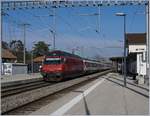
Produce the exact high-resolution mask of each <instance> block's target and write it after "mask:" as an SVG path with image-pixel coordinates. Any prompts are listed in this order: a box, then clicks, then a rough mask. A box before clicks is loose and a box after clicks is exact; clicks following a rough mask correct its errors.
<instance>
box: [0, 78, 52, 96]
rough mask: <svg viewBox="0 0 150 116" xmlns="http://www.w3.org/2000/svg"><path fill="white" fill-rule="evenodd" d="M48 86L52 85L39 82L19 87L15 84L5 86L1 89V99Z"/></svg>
mask: <svg viewBox="0 0 150 116" xmlns="http://www.w3.org/2000/svg"><path fill="white" fill-rule="evenodd" d="M50 85H52V83H49V82H45V81H43V80H39V81H35V82H30V83H23V84H19V85H18V84H17V85H11V86H5V87H2V88H1V97H2V98H3V97H7V96H11V95H15V94H19V93H22V92H25V91H29V90H33V89H38V88H40V87H45V86H50Z"/></svg>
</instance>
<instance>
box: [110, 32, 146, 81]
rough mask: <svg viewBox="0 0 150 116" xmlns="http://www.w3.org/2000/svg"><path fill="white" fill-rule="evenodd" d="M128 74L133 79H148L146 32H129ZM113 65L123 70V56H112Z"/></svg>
mask: <svg viewBox="0 0 150 116" xmlns="http://www.w3.org/2000/svg"><path fill="white" fill-rule="evenodd" d="M126 40H127V42H126V43H127V44H126V47H127V49H128V50H127V51H128V53H127V54H128V55H127V74H128V75H132V76H133V77H134V78H133V79H139V78H140V79H142V80H143V81H144V80H146V79H147V77H146V33H127V34H126ZM110 60H112V62H113V67H114V69H115V70H116V71H118V72H121V73H122V72H123V71H122V69H123V57H112V58H110Z"/></svg>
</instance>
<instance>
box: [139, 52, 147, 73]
mask: <svg viewBox="0 0 150 116" xmlns="http://www.w3.org/2000/svg"><path fill="white" fill-rule="evenodd" d="M142 54H143V53H138V54H137V73H138V75H146V61H145V62H144V61H143V60H142V57H143V55H142Z"/></svg>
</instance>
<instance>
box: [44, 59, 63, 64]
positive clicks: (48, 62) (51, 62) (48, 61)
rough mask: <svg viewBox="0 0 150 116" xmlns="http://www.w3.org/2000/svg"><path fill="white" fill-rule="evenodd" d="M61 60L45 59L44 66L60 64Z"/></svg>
mask: <svg viewBox="0 0 150 116" xmlns="http://www.w3.org/2000/svg"><path fill="white" fill-rule="evenodd" d="M61 63H63V59H61V58H46V59H45V61H44V64H61Z"/></svg>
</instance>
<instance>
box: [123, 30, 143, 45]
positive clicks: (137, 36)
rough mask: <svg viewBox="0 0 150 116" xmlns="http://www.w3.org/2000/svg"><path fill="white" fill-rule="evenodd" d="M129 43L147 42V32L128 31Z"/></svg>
mask: <svg viewBox="0 0 150 116" xmlns="http://www.w3.org/2000/svg"><path fill="white" fill-rule="evenodd" d="M126 38H127V43H128V44H146V33H127V34H126Z"/></svg>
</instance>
